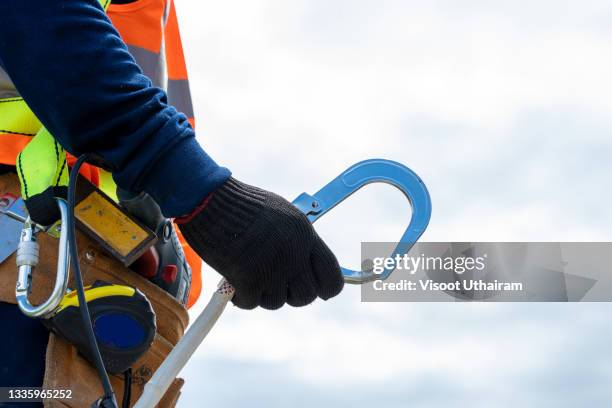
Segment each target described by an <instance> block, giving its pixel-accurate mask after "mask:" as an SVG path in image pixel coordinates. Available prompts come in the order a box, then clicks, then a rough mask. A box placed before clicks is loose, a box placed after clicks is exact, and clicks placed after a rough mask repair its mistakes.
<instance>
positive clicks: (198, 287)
mask: <svg viewBox="0 0 612 408" xmlns="http://www.w3.org/2000/svg"><path fill="white" fill-rule="evenodd" d="M174 229H175V230H176V234H177V235H178V238H179V242H180V243H181V246H182V247H183V252H184V253H185V259H187V263H188V264H189V266H190V267H191V289H190V290H189V300H188V301H187V308H190V307H191V306H193V305H194V303H195V302H196V301H197V300H198V298H199V297H200V294H201V293H202V259H201V258H200V256H199V255H198V254H197V253H196V251H194V250H193V248H191V247H190V246H189V244H188V243H187V241H185V238H183V234H181V230H180V229H179V228H178V225H176V224H174Z"/></svg>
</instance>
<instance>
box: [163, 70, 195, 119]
mask: <svg viewBox="0 0 612 408" xmlns="http://www.w3.org/2000/svg"><path fill="white" fill-rule="evenodd" d="M168 103H169V104H170V105H172V106H174V107H175V108H176V110H177V111H179V112H183V113H184V114H185V115H187V117H188V118H193V105H192V104H191V92H190V91H189V81H188V80H186V79H170V80H168Z"/></svg>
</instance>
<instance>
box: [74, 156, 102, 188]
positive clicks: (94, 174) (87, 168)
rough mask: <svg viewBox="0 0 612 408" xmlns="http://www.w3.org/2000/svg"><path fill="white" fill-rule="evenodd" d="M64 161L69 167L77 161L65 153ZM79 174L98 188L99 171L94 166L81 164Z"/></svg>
mask: <svg viewBox="0 0 612 408" xmlns="http://www.w3.org/2000/svg"><path fill="white" fill-rule="evenodd" d="M66 160H67V162H68V165H69V166H70V167H72V166H74V163H76V161H77V159H76V157H74V156H73V155H71V154H70V153H66ZM79 174H80V175H81V176H83V177H85V178H86V179H87V180H89V182H90V183H92V184H94V185H95V186H96V187H99V186H100V169H99V168H97V167H96V166H93V165H91V164H89V163H83V165H82V166H81V170H80V171H79Z"/></svg>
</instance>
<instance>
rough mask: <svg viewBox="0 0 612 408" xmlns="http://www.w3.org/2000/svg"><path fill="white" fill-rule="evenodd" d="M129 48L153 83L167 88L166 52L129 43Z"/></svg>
mask: <svg viewBox="0 0 612 408" xmlns="http://www.w3.org/2000/svg"><path fill="white" fill-rule="evenodd" d="M128 49H129V51H130V54H132V56H133V57H134V59H135V60H136V63H137V64H138V66H139V67H140V69H142V72H144V74H145V75H146V76H148V77H149V79H151V82H153V85H154V86H157V87H159V88H162V89H164V90H165V89H166V85H167V84H166V82H167V79H166V78H167V74H166V60H165V58H164V54H163V53H156V52H151V51H149V50H145V49H144V48H141V47H137V46H135V45H128Z"/></svg>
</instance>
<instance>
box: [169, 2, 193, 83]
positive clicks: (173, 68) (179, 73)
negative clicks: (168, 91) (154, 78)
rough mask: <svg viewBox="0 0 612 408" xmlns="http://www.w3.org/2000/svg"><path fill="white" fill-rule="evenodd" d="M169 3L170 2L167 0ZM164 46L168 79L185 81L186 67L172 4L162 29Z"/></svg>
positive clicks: (172, 3)
mask: <svg viewBox="0 0 612 408" xmlns="http://www.w3.org/2000/svg"><path fill="white" fill-rule="evenodd" d="M169 1H171V0H169ZM164 45H165V46H166V48H165V51H166V61H167V64H168V79H187V66H186V65H185V55H184V54H183V43H182V42H181V33H180V30H179V25H178V20H177V18H176V10H175V9H174V2H171V3H170V13H169V14H168V21H167V22H166V27H165V29H164Z"/></svg>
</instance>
